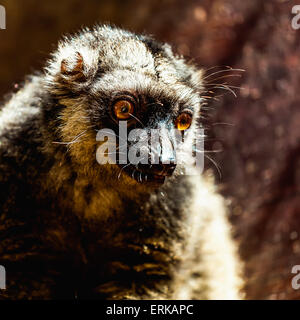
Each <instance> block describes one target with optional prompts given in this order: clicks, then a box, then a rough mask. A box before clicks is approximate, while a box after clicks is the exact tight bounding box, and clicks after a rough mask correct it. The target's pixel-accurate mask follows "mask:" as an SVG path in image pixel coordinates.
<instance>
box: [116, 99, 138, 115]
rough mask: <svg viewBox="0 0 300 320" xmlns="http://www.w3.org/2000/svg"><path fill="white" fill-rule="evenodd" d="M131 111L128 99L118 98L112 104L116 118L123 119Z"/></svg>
mask: <svg viewBox="0 0 300 320" xmlns="http://www.w3.org/2000/svg"><path fill="white" fill-rule="evenodd" d="M133 111H134V107H133V103H131V102H130V101H127V100H119V101H117V102H116V103H115V104H114V113H115V116H116V117H117V118H118V119H121V120H125V119H128V118H130V116H131V114H132V113H133Z"/></svg>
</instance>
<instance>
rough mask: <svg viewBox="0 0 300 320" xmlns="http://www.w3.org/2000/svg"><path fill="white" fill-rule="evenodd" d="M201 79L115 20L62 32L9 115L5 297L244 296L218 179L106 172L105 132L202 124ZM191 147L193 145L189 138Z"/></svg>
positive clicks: (1, 123)
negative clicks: (181, 118)
mask: <svg viewBox="0 0 300 320" xmlns="http://www.w3.org/2000/svg"><path fill="white" fill-rule="evenodd" d="M202 87H203V84H202V76H201V72H200V71H197V69H196V68H195V67H194V66H193V65H189V64H187V63H186V62H185V61H184V60H183V59H182V58H180V57H177V56H175V55H174V54H173V52H172V50H171V48H170V47H169V46H168V45H166V44H160V43H158V42H156V41H154V40H152V39H151V38H150V37H147V36H143V35H135V34H132V33H130V32H127V31H123V30H120V29H117V28H111V27H109V26H102V27H98V26H97V27H95V28H94V29H93V30H89V29H85V30H83V31H81V32H80V33H79V34H76V35H74V36H71V37H65V38H64V39H63V40H62V42H61V43H59V46H58V49H57V50H56V51H55V52H54V53H53V55H52V58H51V60H50V61H49V62H48V64H47V67H46V68H45V72H44V73H41V74H38V75H35V76H31V77H29V78H28V79H27V80H26V81H25V84H24V87H23V88H22V89H21V90H20V91H19V92H17V93H16V94H14V95H13V96H12V98H11V99H10V100H9V101H8V102H7V103H6V104H5V105H4V106H3V107H2V108H1V109H0V238H1V241H0V264H1V265H4V266H5V267H6V271H7V290H5V291H1V292H0V298H7V299H21V298H25V299H36V298H39V299H53V298H68V299H72V298H75V297H78V298H105V299H129V298H132V299H147V298H148V299H149V298H156V299H163V298H174V299H191V298H192V299H238V298H240V297H241V295H240V288H241V284H242V281H241V278H240V270H239V268H240V267H239V266H240V263H239V260H238V257H237V255H236V249H235V246H234V243H233V241H232V240H231V234H230V232H231V231H230V227H229V224H228V222H227V219H226V212H225V210H224V203H223V200H222V198H221V197H220V196H219V195H217V194H216V193H215V190H214V187H213V181H211V180H209V179H206V178H205V177H203V176H202V177H201V176H199V175H198V174H195V175H184V174H182V173H183V172H184V169H185V165H177V167H176V170H175V172H174V173H173V175H172V176H170V177H167V178H166V180H165V183H164V184H163V185H162V186H161V187H159V188H158V189H153V188H150V187H148V185H147V184H143V183H139V182H137V181H136V180H135V179H132V178H131V177H130V176H129V175H128V174H126V173H125V172H122V171H120V167H119V166H117V165H109V164H107V165H99V164H98V163H97V161H96V150H97V147H98V146H99V143H98V142H97V141H96V133H97V131H98V130H99V129H101V128H110V129H113V130H116V129H117V123H116V122H115V121H113V120H112V117H111V106H112V102H113V99H114V98H115V97H116V96H119V95H123V94H125V93H126V95H131V96H134V97H136V99H137V100H138V101H139V110H138V114H137V117H138V119H139V121H138V122H135V125H134V126H135V127H139V126H142V127H147V128H157V126H158V125H159V124H161V123H164V125H167V126H168V127H170V126H172V124H173V123H174V119H175V118H176V116H178V114H180V113H181V112H182V111H188V112H189V113H190V114H192V116H193V123H192V126H191V127H190V128H189V129H188V130H187V131H189V132H190V133H188V136H189V134H190V135H191V132H193V130H195V129H196V128H197V126H199V125H201V118H200V106H201V102H202V99H201V90H202ZM184 144H185V145H186V146H189V144H190V139H189V138H187V139H186V141H185V143H184Z"/></svg>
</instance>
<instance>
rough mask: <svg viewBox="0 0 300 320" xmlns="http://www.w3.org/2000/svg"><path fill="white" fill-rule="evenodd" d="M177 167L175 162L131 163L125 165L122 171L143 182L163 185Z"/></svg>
mask: <svg viewBox="0 0 300 320" xmlns="http://www.w3.org/2000/svg"><path fill="white" fill-rule="evenodd" d="M175 167H176V165H175V164H167V165H165V164H149V165H148V164H138V165H131V164H130V165H127V166H126V165H125V166H123V168H122V171H123V172H125V173H126V174H127V175H128V176H130V177H131V178H132V179H134V180H135V181H137V182H139V183H141V184H152V185H153V184H154V185H162V184H163V183H164V182H165V178H166V177H168V176H171V175H172V173H173V172H174V170H175Z"/></svg>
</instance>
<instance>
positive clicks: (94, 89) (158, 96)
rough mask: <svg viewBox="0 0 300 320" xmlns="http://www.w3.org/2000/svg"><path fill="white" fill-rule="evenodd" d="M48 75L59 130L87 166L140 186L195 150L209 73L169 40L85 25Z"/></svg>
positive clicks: (67, 41) (160, 177) (154, 181)
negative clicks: (178, 51)
mask: <svg viewBox="0 0 300 320" xmlns="http://www.w3.org/2000/svg"><path fill="white" fill-rule="evenodd" d="M45 79H46V85H47V90H49V92H50V94H51V96H52V97H53V98H54V99H55V100H56V101H57V108H58V110H59V111H58V115H57V119H58V121H59V126H58V129H57V130H58V132H57V133H58V136H59V138H60V139H61V143H66V144H67V149H68V152H69V154H70V157H71V159H72V161H74V163H77V164H78V165H79V167H80V168H81V170H82V171H83V172H85V173H86V174H91V173H92V172H93V173H95V172H101V175H102V178H103V179H105V177H108V178H109V179H107V180H110V181H115V182H117V183H125V184H127V185H136V186H137V187H138V186H139V185H153V184H154V185H159V184H161V183H163V182H164V180H165V178H166V177H168V176H170V175H172V174H176V173H178V172H179V171H180V170H179V169H180V168H179V167H182V166H183V165H182V164H181V165H180V166H179V165H178V163H179V162H178V159H177V158H178V154H179V153H178V152H177V151H178V149H179V148H181V150H188V149H189V151H190V150H192V143H191V139H189V138H188V137H189V136H192V132H194V130H195V129H196V128H197V120H198V118H199V113H200V104H201V98H200V93H201V89H202V77H201V71H198V70H197V69H196V68H195V67H194V66H192V65H189V64H187V63H186V62H185V61H184V60H183V59H182V58H180V57H177V56H175V55H174V54H173V52H172V50H171V48H170V46H169V45H167V44H160V43H158V42H156V41H154V40H153V39H152V38H150V37H147V36H144V35H135V34H133V33H130V32H127V31H123V30H120V29H117V28H111V27H109V26H102V27H95V28H94V29H93V30H89V29H84V30H83V31H81V32H80V33H79V34H77V35H75V36H72V37H66V38H65V39H64V40H63V41H62V42H61V43H60V44H59V47H58V50H57V51H55V52H54V54H53V58H52V59H51V60H50V62H49V64H48V66H47V68H46V78H45ZM120 128H121V129H120ZM120 130H121V131H122V132H121V131H120ZM124 130H125V131H127V136H126V134H124ZM99 132H101V133H102V134H104V133H105V132H106V133H107V137H106V138H104V139H102V138H103V136H101V137H100V136H99V135H97V133H99ZM114 134H115V135H114ZM178 136H180V137H183V138H182V139H181V141H180V143H178ZM153 137H154V138H153ZM127 138H128V139H127ZM146 142H147V143H146ZM104 145H105V147H103V146H104ZM137 145H139V148H138V147H137ZM141 145H142V147H141ZM179 145H180V147H179ZM166 146H171V147H166ZM99 147H100V149H99ZM99 150H100V151H101V152H99ZM105 150H106V151H105ZM181 154H182V153H181ZM104 157H105V158H106V160H108V162H109V163H108V164H103V163H102V164H100V163H99V162H102V160H103V159H104ZM132 158H134V160H135V161H133V160H132ZM183 158H184V157H183ZM109 159H110V160H109ZM97 160H98V161H97ZM114 161H115V163H112V162H114ZM104 162H105V161H104ZM106 162H107V161H106ZM181 162H182V161H181ZM183 162H184V160H183ZM176 164H177V168H176ZM175 168H176V170H175Z"/></svg>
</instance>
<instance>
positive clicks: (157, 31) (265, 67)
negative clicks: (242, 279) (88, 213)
mask: <svg viewBox="0 0 300 320" xmlns="http://www.w3.org/2000/svg"><path fill="white" fill-rule="evenodd" d="M298 2H299V4H300V1H299V0H298ZM0 4H1V5H3V6H5V8H6V18H7V29H6V30H0V74H1V77H0V96H1V97H2V96H3V95H4V94H5V93H7V92H9V91H14V90H17V87H18V84H19V83H20V82H22V79H23V77H24V76H25V75H26V74H29V73H32V72H34V71H35V70H38V69H41V68H42V67H43V65H44V63H45V60H46V59H47V58H48V57H49V52H50V51H52V50H54V49H55V45H56V43H57V41H58V39H59V38H60V37H61V35H62V34H64V33H69V32H74V31H76V30H77V29H78V28H80V27H81V26H85V25H87V26H91V25H93V24H94V23H96V22H98V23H105V22H106V23H111V24H115V25H117V26H121V27H124V28H127V29H130V30H132V31H135V32H146V33H150V34H152V35H153V36H154V37H155V38H157V39H158V40H161V41H167V42H169V43H171V44H172V45H173V46H174V48H175V50H176V51H177V52H179V53H180V54H182V55H184V56H185V57H186V58H187V59H188V60H193V61H194V62H195V63H197V64H198V66H199V67H202V68H204V69H205V70H207V72H206V76H207V82H208V91H212V92H213V93H212V92H209V93H208V95H209V96H212V97H213V98H210V99H208V101H209V107H210V108H211V110H210V112H209V114H210V117H209V119H208V121H207V124H206V125H207V126H208V127H209V130H208V132H209V138H208V140H207V144H206V148H207V149H208V150H222V151H221V152H216V153H211V154H210V153H208V154H207V155H209V157H211V158H212V160H213V161H214V162H215V163H216V165H218V166H219V167H220V171H221V175H220V174H219V173H218V170H216V166H215V165H214V164H213V163H212V162H211V161H208V163H207V168H211V170H214V171H215V173H216V181H217V183H218V185H219V188H220V190H221V192H222V194H223V195H224V196H225V197H226V199H227V200H226V201H227V204H228V206H229V208H230V219H231V221H232V222H233V224H234V227H235V236H236V238H237V240H238V242H239V244H240V253H241V256H242V257H243V260H244V261H245V265H246V293H247V298H248V299H296V298H300V289H299V290H298V291H297V290H294V289H293V288H292V286H291V280H292V277H293V274H291V269H292V267H293V266H294V265H297V264H298V265H300V94H299V91H300V29H299V30H294V29H293V28H292V27H291V20H292V18H293V16H294V15H292V13H291V10H292V7H293V6H294V5H296V4H297V1H285V0H265V1H264V0H247V1H246V0H245V1H240V0H151V1H150V0H109V1H108V0H85V1H82V0H61V1H50V0H46V1H39V0H26V1H24V0H0ZM226 66H231V67H232V68H238V69H244V70H245V72H239V71H236V72H234V71H231V72H227V71H225V72H221V70H226ZM227 74H236V75H237V76H236V77H224V76H225V75H227ZM240 76H241V77H240ZM221 83H223V84H224V83H227V84H228V85H229V86H230V87H229V89H230V90H231V89H232V90H233V91H234V92H235V94H236V97H235V95H234V94H233V93H232V92H229V91H228V87H224V85H220V84H221ZM218 87H219V88H218Z"/></svg>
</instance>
